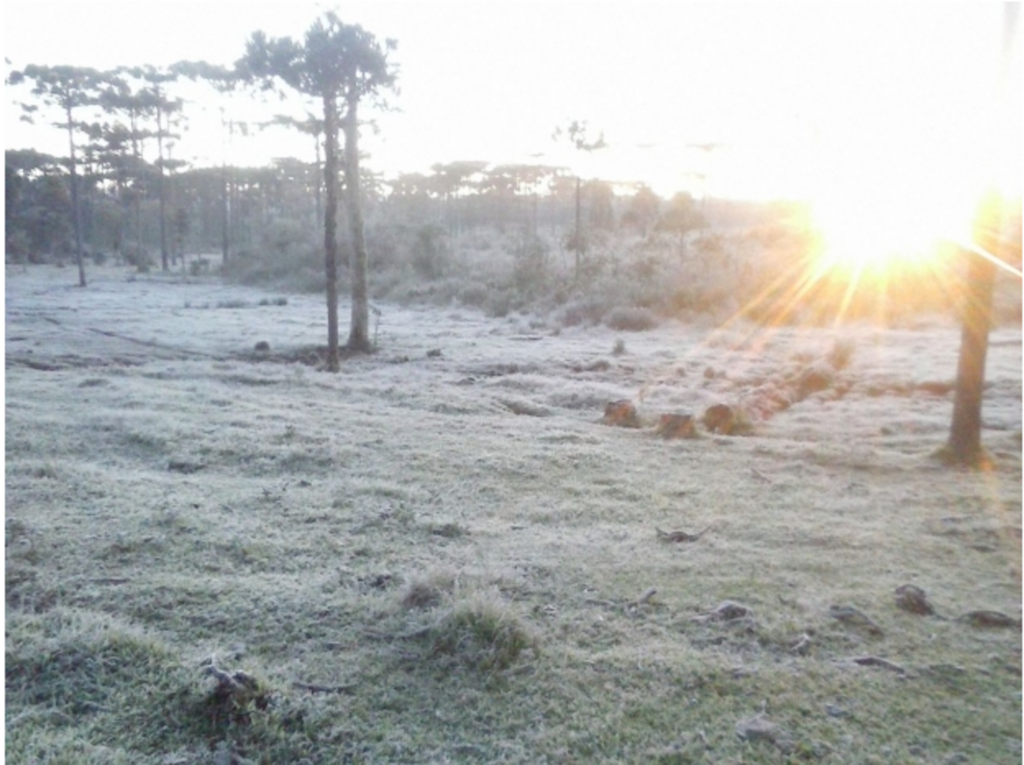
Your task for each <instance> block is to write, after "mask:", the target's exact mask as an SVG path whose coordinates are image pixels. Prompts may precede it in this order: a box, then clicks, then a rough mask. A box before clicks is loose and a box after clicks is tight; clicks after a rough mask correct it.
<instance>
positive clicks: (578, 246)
mask: <svg viewBox="0 0 1024 765" xmlns="http://www.w3.org/2000/svg"><path fill="white" fill-rule="evenodd" d="M581 237H582V233H581V232H580V177H579V176H578V175H577V176H576V233H575V234H573V244H574V245H575V247H574V249H575V250H576V281H579V280H580V257H581V256H582V250H583V239H582V238H581Z"/></svg>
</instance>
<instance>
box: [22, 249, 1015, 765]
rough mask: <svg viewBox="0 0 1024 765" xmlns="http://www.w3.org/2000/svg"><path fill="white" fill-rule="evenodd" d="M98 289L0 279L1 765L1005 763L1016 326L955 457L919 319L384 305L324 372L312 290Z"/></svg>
mask: <svg viewBox="0 0 1024 765" xmlns="http://www.w3.org/2000/svg"><path fill="white" fill-rule="evenodd" d="M91 278H92V281H91V283H90V285H89V287H88V288H86V289H80V288H77V287H74V286H71V285H72V284H73V282H74V281H75V279H74V275H73V274H72V273H71V271H70V270H62V269H57V268H53V267H33V268H29V269H27V270H23V269H20V268H17V269H12V268H9V269H8V271H7V276H6V368H7V371H6V532H7V533H6V544H7V547H6V592H7V609H6V683H7V693H6V701H7V707H6V722H7V745H6V749H7V757H8V761H10V762H67V763H81V762H103V763H106V762H123V763H164V764H165V765H171V764H173V763H193V762H197V763H198V762H210V763H230V762H235V763H245V762H268V763H269V762H323V763H334V762H344V761H353V762H362V761H373V762H499V761H500V762H530V763H533V762H550V763H555V762H560V763H570V762H578V763H583V762H598V761H605V762H630V761H632V762H666V763H667V762H709V763H729V762H736V763H738V762H744V763H750V762H786V761H793V762H797V761H807V762H823V763H840V762H842V763H846V762H849V763H853V762H856V763H865V762H878V763H883V762H928V763H935V762H940V763H944V762H945V763H955V762H978V763H1011V762H1019V761H1020V756H1021V693H1020V689H1021V680H1020V673H1021V637H1020V621H1019V620H1020V616H1021V584H1020V583H1021V578H1020V576H1021V574H1020V563H1021V547H1020V539H1021V491H1020V487H1021V328H1020V327H1019V326H1016V327H1010V328H999V329H997V330H996V331H994V332H993V334H992V347H991V349H990V358H989V366H988V373H987V379H988V387H987V389H986V398H985V408H984V420H985V430H984V434H983V440H984V443H985V445H986V447H987V448H988V450H989V451H990V453H991V454H992V455H993V460H994V469H993V470H992V471H990V472H985V473H977V472H967V471H957V470H950V469H946V468H944V467H943V466H942V465H941V464H940V463H939V462H938V461H937V460H936V459H934V457H933V454H934V452H935V450H936V449H938V448H939V447H940V446H941V445H942V444H943V442H944V441H945V438H946V434H947V429H948V424H949V421H950V417H951V412H952V393H951V387H952V380H953V377H954V374H955V369H956V356H957V351H958V346H959V332H958V330H957V328H956V326H955V325H954V324H953V323H952V322H951V321H948V320H941V319H928V320H921V321H920V322H919V323H918V324H916V325H913V326H905V327H902V328H899V329H884V330H883V329H879V328H875V327H870V326H864V325H859V326H853V327H844V328H816V329H798V328H792V327H788V328H774V329H766V328H756V327H753V326H750V325H746V324H740V323H737V324H727V325H725V326H712V325H711V324H710V323H709V324H707V325H705V326H695V325H692V324H688V325H684V324H681V323H671V322H670V323H668V324H665V325H663V326H661V327H660V328H657V329H654V330H650V331H647V332H640V333H615V332H612V331H611V330H608V329H605V328H594V327H591V328H582V327H573V328H563V329H558V328H556V327H553V326H549V325H548V324H546V323H545V321H544V320H542V319H537V318H531V317H528V316H512V317H509V318H506V319H501V320H499V319H488V318H485V317H484V316H482V315H481V314H479V313H477V312H476V311H474V310H471V309H461V308H454V307H453V308H451V309H447V310H438V309H422V310H420V309H415V308H403V307H398V306H394V305H387V304H384V305H380V306H378V308H379V309H380V315H379V316H375V317H374V322H375V326H373V327H372V330H373V333H374V336H375V341H376V343H377V345H378V348H379V350H378V351H377V352H376V353H375V354H373V355H371V356H359V357H353V358H349V359H346V360H345V361H344V362H343V364H342V370H341V372H340V373H338V374H329V373H327V372H324V371H322V370H321V369H320V368H318V366H317V365H316V359H317V351H316V349H317V345H318V344H320V343H322V342H323V338H324V336H325V335H326V331H325V326H326V321H325V316H324V308H323V305H322V300H321V299H320V298H318V297H311V296H295V295H288V296H282V295H279V294H277V293H267V292H259V291H257V290H254V289H249V288H242V287H236V286H225V285H223V284H221V283H219V282H217V281H216V280H215V278H214V277H208V278H207V277H204V278H203V279H197V280H192V281H187V280H183V279H182V278H180V277H174V278H161V277H160V276H159V275H152V276H138V277H137V278H136V277H133V276H131V275H129V274H128V273H127V272H126V271H123V270H120V269H116V268H113V267H109V268H105V269H103V268H100V269H95V270H94V273H92V274H91ZM346 311H347V306H345V305H343V306H342V323H343V325H344V324H345V320H346V316H347V314H346ZM261 341H262V342H265V343H267V344H268V345H269V351H261V352H256V351H255V350H254V349H255V347H256V344H257V343H259V342H261ZM619 399H629V400H631V401H632V402H633V403H634V404H635V405H636V407H637V409H638V412H639V414H640V419H641V424H642V425H643V427H640V428H619V427H609V426H607V425H604V424H601V419H602V415H603V412H604V406H605V404H607V403H608V402H609V401H615V400H619ZM716 403H725V404H729V405H730V406H733V407H736V408H738V409H742V410H743V411H744V412H746V415H745V418H746V420H745V424H747V425H748V426H749V433H748V434H747V435H743V436H721V435H713V434H708V433H706V432H703V431H701V432H700V434H699V435H700V437H698V438H695V439H684V440H665V439H662V438H660V437H658V436H657V435H656V434H655V427H654V426H655V425H656V423H657V420H658V418H659V416H660V415H662V414H668V413H688V414H694V415H695V416H697V417H699V416H700V415H701V414H702V413H703V412H704V410H705V409H706V408H707V407H708V406H710V405H712V404H716ZM699 430H701V429H699ZM705 529H706V531H704V533H703V535H701V536H699V537H697V538H696V539H693V540H692V541H672V540H673V539H688V538H689V535H696V534H697V533H698V532H701V531H702V530H705ZM658 530H661V531H662V532H666V533H662V534H659V533H658ZM676 531H682V532H686V533H685V534H683V535H673V534H672V532H676ZM904 584H914V585H916V586H918V587H920V588H922V589H923V590H924V591H925V592H926V593H927V598H928V601H929V602H930V603H931V604H932V605H933V606H934V608H935V610H936V613H935V614H934V615H918V614H914V613H910V612H908V611H905V610H901V609H900V608H898V607H897V601H896V598H895V595H894V592H895V590H896V588H897V587H900V586H901V585H904ZM652 591H653V592H652ZM726 601H731V602H732V604H733V605H732V606H726V607H721V606H722V604H723V603H725V602H726ZM720 607H721V608H720ZM978 612H984V613H982V614H981V615H979V613H978ZM989 612H991V613H989ZM985 614H987V615H985ZM240 672H244V673H246V674H245V675H241V674H239V675H234V673H240ZM232 676H235V677H236V678H241V680H237V679H236V680H232V679H231V677H232ZM249 677H251V678H253V679H252V680H251V682H250V681H249V679H248V678H249ZM225 678H226V679H225Z"/></svg>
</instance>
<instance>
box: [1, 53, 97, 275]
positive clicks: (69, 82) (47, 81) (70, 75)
mask: <svg viewBox="0 0 1024 765" xmlns="http://www.w3.org/2000/svg"><path fill="white" fill-rule="evenodd" d="M25 80H31V81H32V84H33V86H32V95H34V96H36V97H37V98H38V99H39V100H40V101H42V102H43V103H44V104H45V105H47V106H50V107H53V108H55V109H59V110H60V114H61V121H60V122H57V123H55V126H56V127H60V128H62V129H64V130H67V133H68V151H69V154H68V169H69V170H70V173H71V208H72V216H73V217H72V224H73V227H74V232H75V259H76V261H77V263H78V284H79V286H81V287H84V286H85V263H84V262H83V257H82V202H81V190H80V189H79V180H78V157H77V152H76V144H75V132H76V131H77V130H78V129H79V128H80V127H81V121H80V120H76V119H75V117H76V112H77V111H78V110H79V109H81V108H82V107H88V106H93V105H95V103H96V99H97V97H98V91H99V88H100V87H101V86H102V84H103V75H102V74H100V72H98V71H96V70H95V69H88V68H86V67H79V66H37V65H35V64H30V65H29V66H27V67H25V70H24V71H22V72H12V73H11V75H10V78H9V82H10V83H11V84H12V85H17V84H19V83H21V82H24V81H25ZM24 108H25V111H26V112H27V113H31V112H33V111H35V109H36V108H37V107H35V106H32V105H26V106H25V107H24ZM25 118H26V119H29V121H31V118H29V117H27V116H26V117H25Z"/></svg>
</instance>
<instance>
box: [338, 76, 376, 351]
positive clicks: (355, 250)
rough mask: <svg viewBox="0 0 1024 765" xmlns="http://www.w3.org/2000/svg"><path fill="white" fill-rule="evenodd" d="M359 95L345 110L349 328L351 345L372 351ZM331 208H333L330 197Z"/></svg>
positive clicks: (350, 97) (351, 98)
mask: <svg viewBox="0 0 1024 765" xmlns="http://www.w3.org/2000/svg"><path fill="white" fill-rule="evenodd" d="M358 105H359V98H358V95H356V94H354V93H353V94H350V95H349V96H348V98H347V99H346V111H345V120H344V127H345V155H344V161H345V202H346V208H347V211H348V227H349V235H350V237H351V240H352V263H351V269H350V272H351V277H352V325H351V328H350V329H349V336H348V349H349V350H350V351H353V352H359V353H369V352H370V351H371V350H372V346H371V345H370V332H369V330H370V304H369V299H368V296H367V283H366V271H367V257H366V236H365V234H364V232H363V209H362V200H361V198H360V197H361V193H360V185H359V120H358V114H357V109H358ZM327 209H328V210H330V209H331V201H330V200H329V199H328V202H327Z"/></svg>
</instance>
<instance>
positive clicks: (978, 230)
mask: <svg viewBox="0 0 1024 765" xmlns="http://www.w3.org/2000/svg"><path fill="white" fill-rule="evenodd" d="M1001 223H1002V221H1001V219H1000V215H999V200H997V199H995V198H994V197H989V198H987V199H986V200H985V203H984V205H983V207H982V210H981V212H980V213H979V215H978V221H977V222H976V224H975V234H974V241H975V243H976V244H977V245H978V246H979V247H981V248H982V249H983V250H985V251H986V252H989V253H993V254H995V255H998V254H999V253H998V243H999V233H1000V228H1001ZM966 256H967V257H968V258H970V260H969V262H968V264H967V275H966V279H967V283H966V288H965V290H964V295H963V304H962V306H961V320H962V321H963V328H962V330H961V334H960V358H959V361H958V363H957V375H956V394H955V399H954V402H953V422H952V424H951V426H950V431H949V442H948V453H949V457H950V460H951V461H952V462H954V463H956V464H960V465H969V466H973V467H980V466H983V465H984V463H985V460H986V458H985V451H984V449H983V448H982V445H981V402H982V396H983V392H984V387H985V359H986V356H987V355H988V333H989V329H990V327H991V325H992V291H993V285H994V283H995V276H996V266H995V264H994V263H993V262H992V261H990V260H988V259H987V258H983V257H981V256H980V255H978V254H976V253H973V252H972V253H966Z"/></svg>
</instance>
